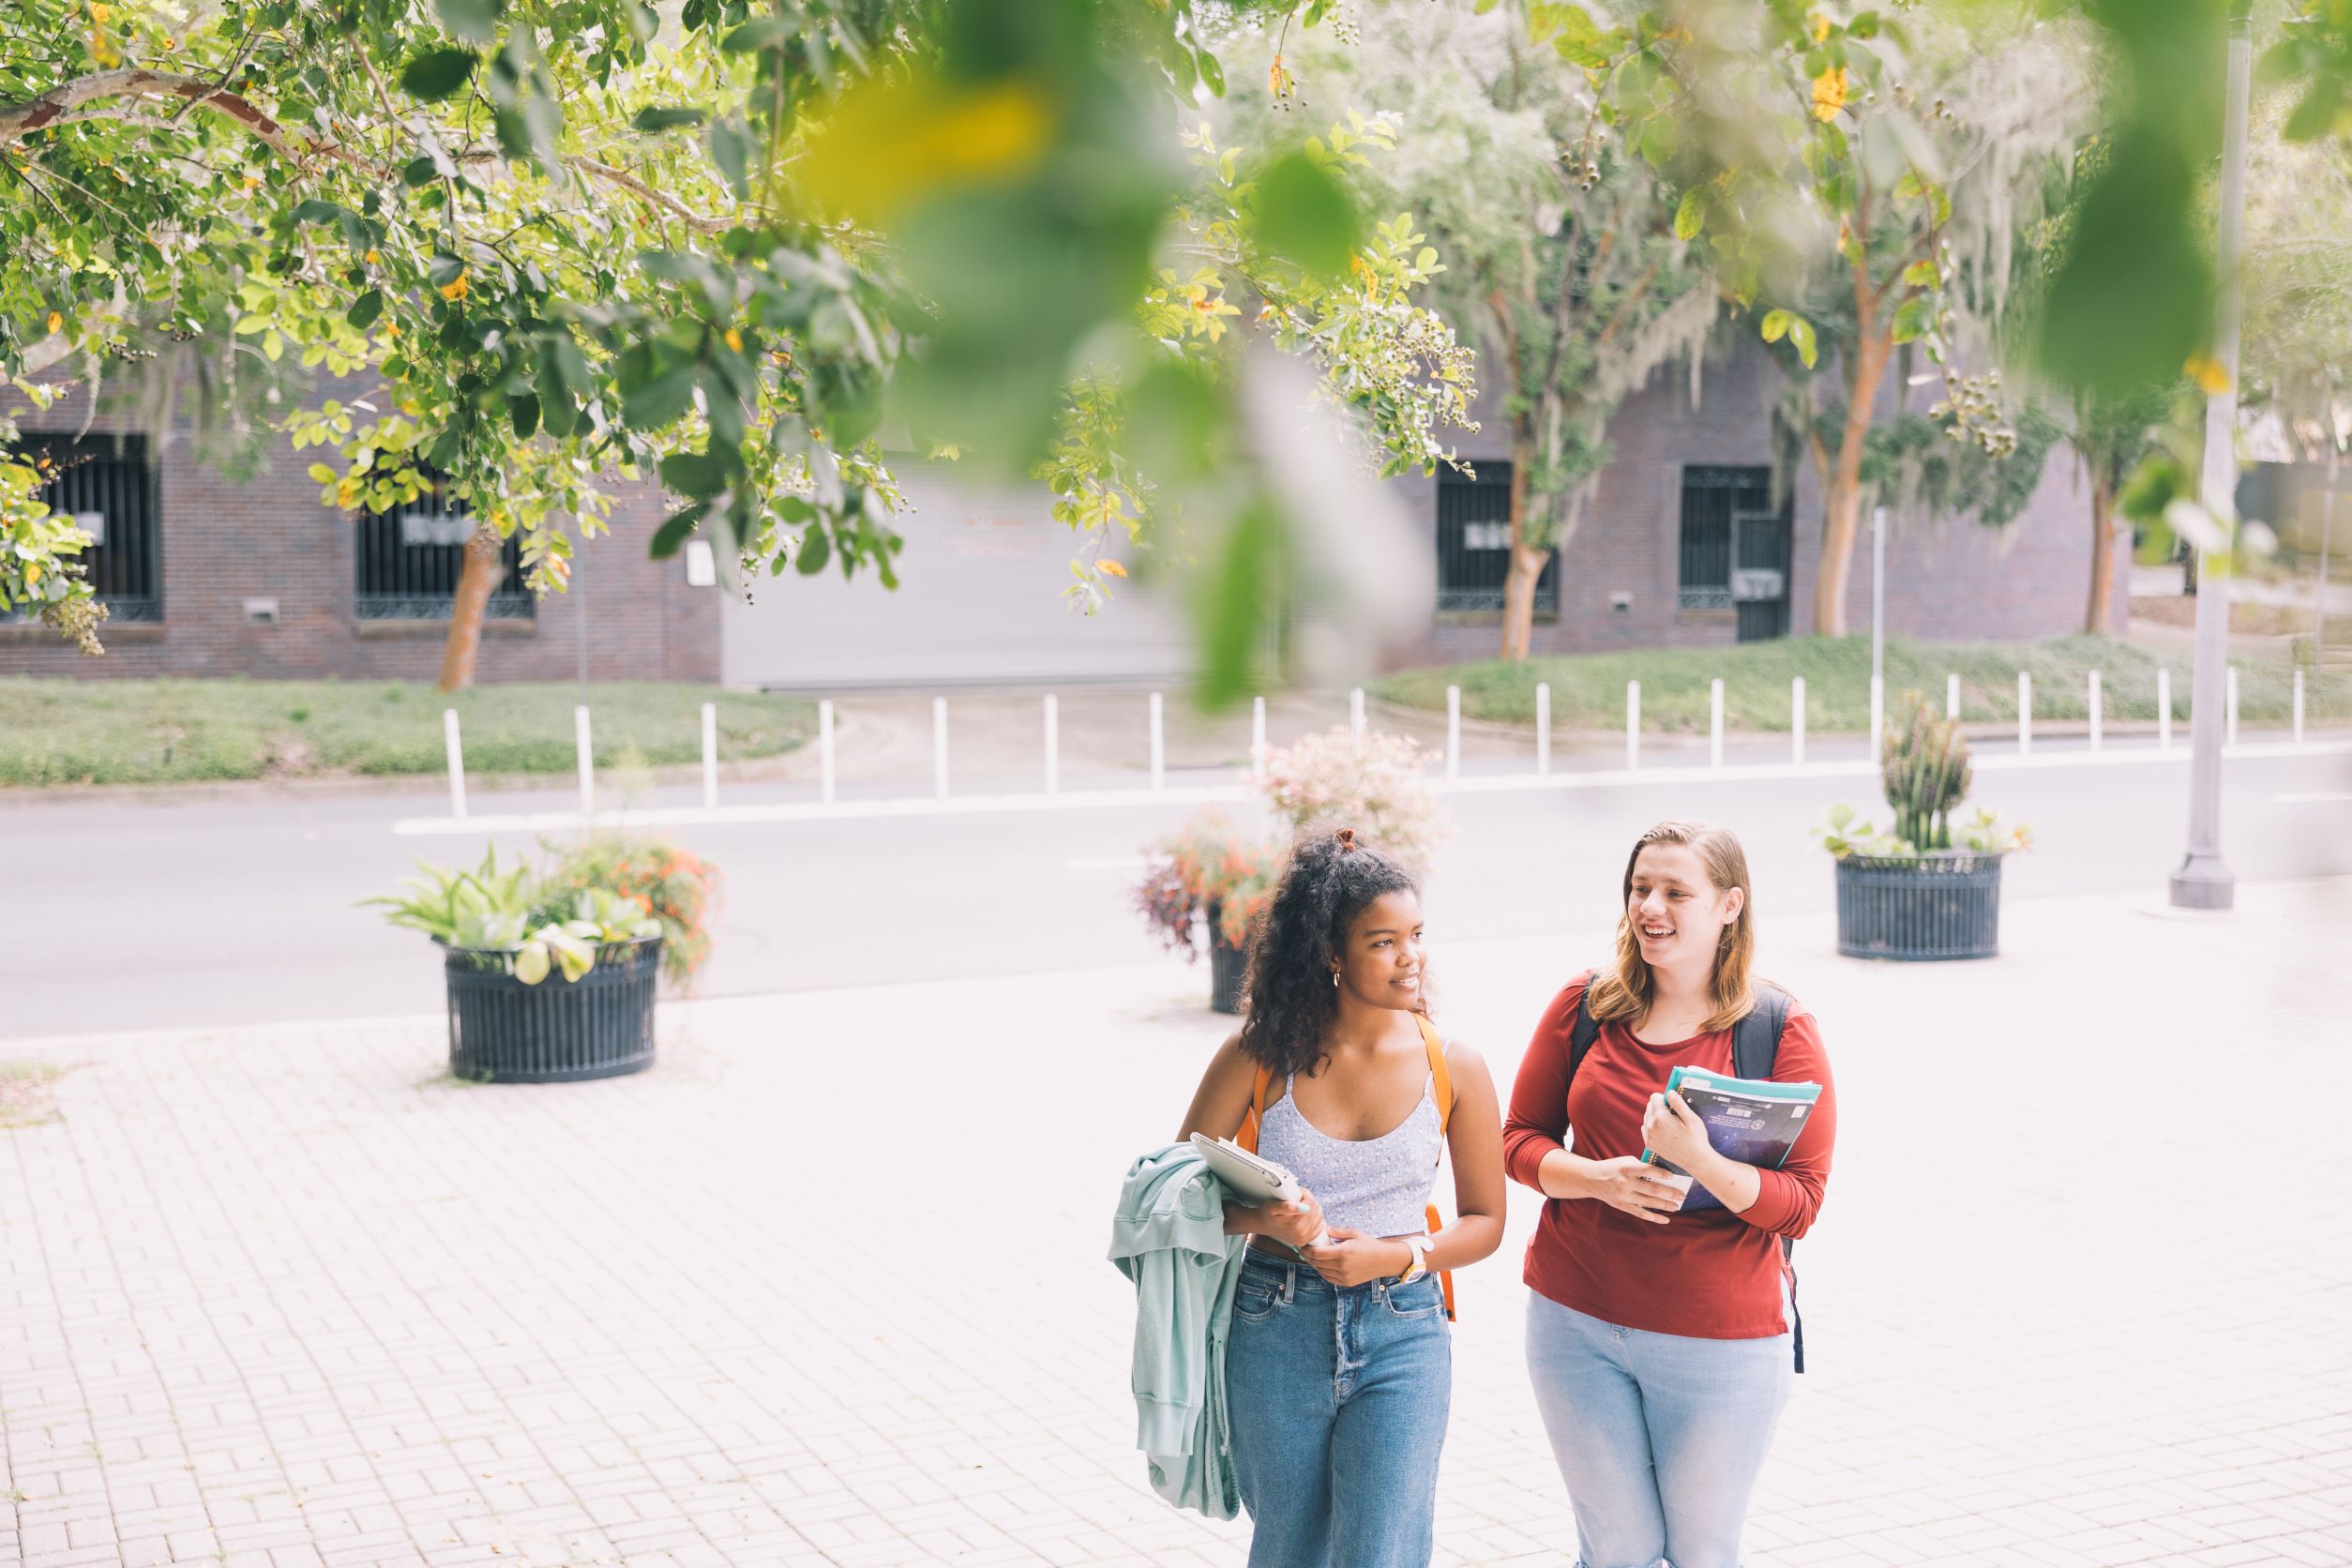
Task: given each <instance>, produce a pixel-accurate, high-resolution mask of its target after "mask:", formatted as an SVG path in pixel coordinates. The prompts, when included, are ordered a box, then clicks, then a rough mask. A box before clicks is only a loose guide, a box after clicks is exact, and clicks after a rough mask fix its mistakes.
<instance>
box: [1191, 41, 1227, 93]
mask: <svg viewBox="0 0 2352 1568" xmlns="http://www.w3.org/2000/svg"><path fill="white" fill-rule="evenodd" d="M1193 62H1194V64H1196V65H1198V66H1199V68H1200V80H1201V81H1202V82H1203V83H1206V84H1207V86H1208V89H1209V94H1210V96H1211V97H1213V98H1223V97H1224V96H1225V66H1224V64H1223V62H1221V61H1219V60H1218V59H1217V57H1216V55H1215V54H1214V53H1211V52H1210V51H1208V50H1205V49H1203V50H1200V51H1199V52H1198V53H1195V54H1194V55H1193Z"/></svg>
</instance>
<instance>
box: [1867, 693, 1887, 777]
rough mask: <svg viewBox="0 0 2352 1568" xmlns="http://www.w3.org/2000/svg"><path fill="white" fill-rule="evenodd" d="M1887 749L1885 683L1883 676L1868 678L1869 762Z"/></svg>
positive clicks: (1875, 759)
mask: <svg viewBox="0 0 2352 1568" xmlns="http://www.w3.org/2000/svg"><path fill="white" fill-rule="evenodd" d="M1886 749H1887V683H1886V677H1884V676H1883V675H1873V676H1871V677H1870V760H1871V761H1874V762H1875V761H1878V759H1879V758H1880V757H1881V756H1883V755H1884V754H1885V752H1886Z"/></svg>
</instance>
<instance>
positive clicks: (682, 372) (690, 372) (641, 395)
mask: <svg viewBox="0 0 2352 1568" xmlns="http://www.w3.org/2000/svg"><path fill="white" fill-rule="evenodd" d="M694 381H695V367H694V366H692V365H681V366H679V367H678V368H677V369H674V370H671V371H670V372H669V373H667V374H666V375H659V376H656V377H655V378H654V379H653V380H651V381H649V382H647V383H645V384H643V385H641V386H639V387H637V388H635V389H633V390H630V391H626V392H624V393H622V395H621V418H622V420H623V421H624V422H625V423H626V424H627V426H628V427H629V429H631V430H659V429H661V428H662V427H663V426H664V425H670V424H675V423H676V422H677V420H678V419H679V418H680V417H681V416H682V415H684V414H685V413H686V410H687V409H688V408H690V407H692V406H693V404H694Z"/></svg>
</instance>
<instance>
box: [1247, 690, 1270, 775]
mask: <svg viewBox="0 0 2352 1568" xmlns="http://www.w3.org/2000/svg"><path fill="white" fill-rule="evenodd" d="M1249 776H1251V777H1252V778H1257V779H1263V778H1264V777H1265V776H1266V700H1265V699H1264V698H1262V697H1253V698H1251V699H1250V703H1249Z"/></svg>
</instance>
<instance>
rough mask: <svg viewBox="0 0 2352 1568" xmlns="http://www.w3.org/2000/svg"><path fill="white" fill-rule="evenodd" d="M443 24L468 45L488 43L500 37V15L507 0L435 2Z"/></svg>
mask: <svg viewBox="0 0 2352 1568" xmlns="http://www.w3.org/2000/svg"><path fill="white" fill-rule="evenodd" d="M433 8H434V9H435V10H437V11H439V12H440V13H441V24H442V25H443V26H444V27H446V28H448V29H449V31H450V32H452V33H454V34H456V35H457V36H458V37H459V38H463V39H464V40H465V41H466V42H468V43H488V42H490V40H491V39H492V38H496V37H497V36H498V17H499V13H500V12H502V11H504V10H505V8H506V0H433Z"/></svg>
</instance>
